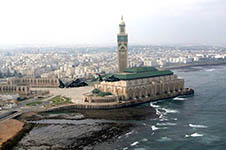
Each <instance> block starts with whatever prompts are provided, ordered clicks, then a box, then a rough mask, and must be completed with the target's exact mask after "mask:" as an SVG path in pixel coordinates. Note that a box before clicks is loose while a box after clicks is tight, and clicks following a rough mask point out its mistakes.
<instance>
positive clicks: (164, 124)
mask: <svg viewBox="0 0 226 150" xmlns="http://www.w3.org/2000/svg"><path fill="white" fill-rule="evenodd" d="M156 125H157V126H175V125H177V124H176V123H172V122H166V123H157V124H156Z"/></svg>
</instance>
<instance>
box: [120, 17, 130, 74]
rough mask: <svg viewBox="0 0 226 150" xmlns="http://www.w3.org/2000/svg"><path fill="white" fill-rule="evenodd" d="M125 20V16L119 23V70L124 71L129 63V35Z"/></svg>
mask: <svg viewBox="0 0 226 150" xmlns="http://www.w3.org/2000/svg"><path fill="white" fill-rule="evenodd" d="M125 26H126V25H125V22H124V21H123V16H122V17H121V22H120V24H119V34H118V71H119V72H123V71H124V69H125V68H127V63H128V35H127V34H126V28H125Z"/></svg>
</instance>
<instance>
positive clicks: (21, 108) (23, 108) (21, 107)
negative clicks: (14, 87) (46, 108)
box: [0, 96, 55, 122]
mask: <svg viewBox="0 0 226 150" xmlns="http://www.w3.org/2000/svg"><path fill="white" fill-rule="evenodd" d="M53 97H55V96H50V97H47V98H45V99H42V100H39V99H36V98H32V99H29V100H24V101H21V102H19V104H18V105H17V107H14V108H12V109H10V110H7V111H5V112H4V113H2V114H0V115H2V117H1V116H0V122H1V121H4V120H7V119H12V118H15V117H16V116H19V115H21V114H22V113H24V112H29V111H37V110H41V109H43V108H42V106H43V104H48V103H49V100H50V99H52V98H53ZM37 101H41V102H42V105H37V106H27V104H29V103H33V102H37ZM12 112H14V113H12Z"/></svg>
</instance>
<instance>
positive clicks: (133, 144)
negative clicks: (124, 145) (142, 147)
mask: <svg viewBox="0 0 226 150" xmlns="http://www.w3.org/2000/svg"><path fill="white" fill-rule="evenodd" d="M138 143H139V142H138V141H136V142H133V143H132V144H131V145H130V146H135V145H137V144H138Z"/></svg>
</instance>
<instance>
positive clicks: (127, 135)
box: [125, 131, 133, 136]
mask: <svg viewBox="0 0 226 150" xmlns="http://www.w3.org/2000/svg"><path fill="white" fill-rule="evenodd" d="M132 133H133V131H131V132H128V133H126V134H125V135H126V136H128V135H130V134H132Z"/></svg>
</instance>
